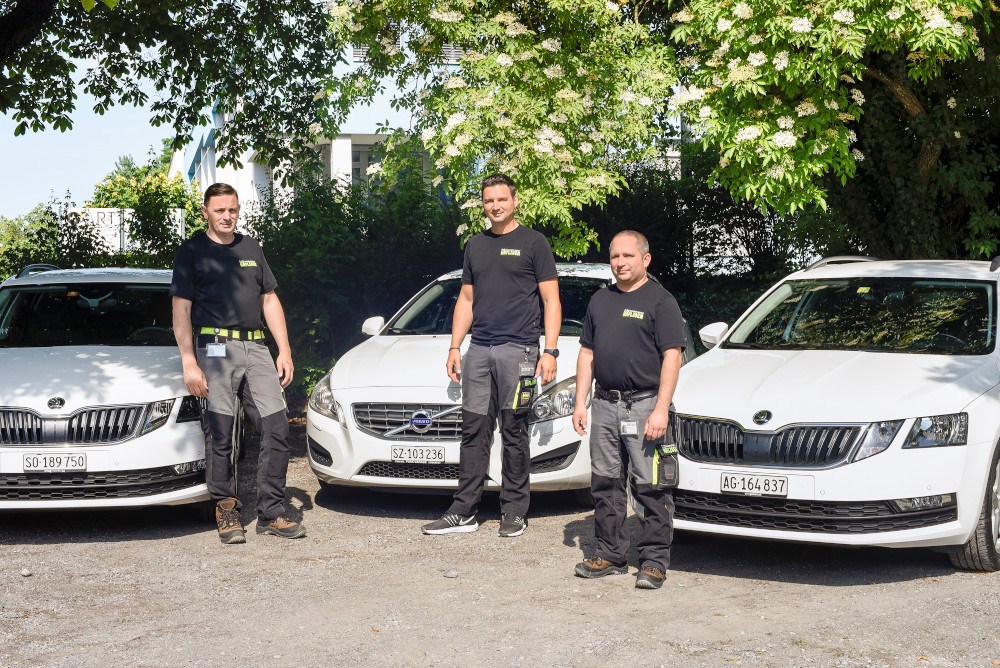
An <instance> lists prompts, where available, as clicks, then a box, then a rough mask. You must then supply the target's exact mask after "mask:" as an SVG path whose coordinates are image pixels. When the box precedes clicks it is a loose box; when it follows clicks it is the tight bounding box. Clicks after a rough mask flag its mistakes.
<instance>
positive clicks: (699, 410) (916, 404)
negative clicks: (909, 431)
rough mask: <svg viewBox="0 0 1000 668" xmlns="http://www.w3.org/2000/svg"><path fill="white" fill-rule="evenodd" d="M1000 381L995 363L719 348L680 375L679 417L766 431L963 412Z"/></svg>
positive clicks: (970, 358) (933, 357)
mask: <svg viewBox="0 0 1000 668" xmlns="http://www.w3.org/2000/svg"><path fill="white" fill-rule="evenodd" d="M997 383H1000V371H998V369H997V364H996V361H995V359H994V358H993V357H992V356H990V357H980V356H976V357H974V356H945V355H903V354H892V353H870V352H851V351H816V350H807V351H761V350H727V349H724V348H723V349H715V350H712V351H709V352H708V353H707V354H705V355H702V356H701V357H699V358H697V359H696V360H694V361H693V362H691V363H690V364H687V365H685V366H684V367H683V368H682V369H681V377H680V380H679V381H678V386H677V391H676V393H675V398H674V405H675V407H676V409H677V411H678V412H680V413H684V414H688V415H702V416H706V417H719V418H727V419H730V420H735V421H736V422H738V423H740V424H741V425H742V426H744V427H749V426H753V422H752V416H753V414H754V413H756V412H757V411H760V410H768V411H771V413H772V414H773V418H772V420H771V421H770V422H769V423H768V424H767V426H766V427H763V428H765V429H775V428H778V427H780V426H782V425H785V424H790V423H795V422H871V421H874V420H889V419H897V418H907V417H919V416H924V415H941V414H945V413H955V412H959V411H961V410H963V409H964V408H965V407H966V406H967V405H968V404H969V403H970V402H971V401H972V400H974V399H975V398H976V397H979V396H980V395H982V394H983V393H984V392H986V391H987V390H989V389H990V388H991V387H993V386H995V385H996V384H997Z"/></svg>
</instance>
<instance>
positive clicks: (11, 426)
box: [0, 408, 42, 445]
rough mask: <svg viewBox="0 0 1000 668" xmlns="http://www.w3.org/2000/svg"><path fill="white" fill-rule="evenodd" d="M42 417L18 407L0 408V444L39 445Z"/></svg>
mask: <svg viewBox="0 0 1000 668" xmlns="http://www.w3.org/2000/svg"><path fill="white" fill-rule="evenodd" d="M41 442H42V418H41V417H39V416H38V415H37V414H36V413H34V412H32V411H28V410H24V409H20V408H0V445H39V444H40V443H41Z"/></svg>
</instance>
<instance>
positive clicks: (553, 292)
mask: <svg viewBox="0 0 1000 668" xmlns="http://www.w3.org/2000/svg"><path fill="white" fill-rule="evenodd" d="M481 192H482V196H483V210H484V211H485V213H486V217H487V218H488V219H489V221H490V224H491V226H490V229H488V230H486V231H484V232H481V233H480V234H477V235H475V236H474V237H472V238H471V239H469V242H468V243H467V244H466V246H465V263H464V269H463V272H462V290H461V292H460V293H459V296H458V301H457V302H456V304H455V314H454V317H453V320H452V330H451V349H450V350H449V351H448V360H447V362H446V363H445V368H446V371H447V373H448V377H449V378H451V379H452V380H453V381H454V382H456V383H458V382H461V383H462V445H461V449H460V452H459V465H458V468H459V479H458V489H457V490H456V491H455V496H454V499H453V501H452V504H451V507H450V508H449V509H448V512H447V513H445V515H444V516H443V517H442V518H441V519H439V520H436V521H434V522H430V523H429V524H425V525H424V526H423V527H422V530H423V532H424V533H426V534H446V533H460V532H468V531H475V530H477V529H478V528H479V521H478V520H477V519H476V513H477V511H478V507H479V501H480V499H481V497H482V492H483V484H484V483H485V481H486V472H487V469H488V467H489V461H490V449H491V448H492V445H493V429H494V428H495V426H496V420H497V416H498V415H499V417H500V435H501V437H502V442H503V452H502V462H503V470H502V473H503V480H502V486H501V491H500V510H501V519H500V535H501V536H503V537H513V536H520V535H521V534H522V533H524V530H525V528H526V527H527V519H526V518H527V514H528V505H529V489H528V472H529V465H530V454H529V452H528V447H529V441H528V438H529V437H528V433H529V432H528V417H529V415H528V411H529V409H530V406H529V405H528V404H530V397H531V393H530V391H529V392H527V393H524V392H520V391H518V388H519V387H522V388H523V387H526V386H529V385H530V384H531V379H533V378H536V377H538V376H541V379H542V382H543V383H551V382H552V381H553V380H554V379H555V377H556V358H557V357H558V356H559V350H558V349H557V348H556V346H557V344H558V340H559V327H560V325H561V323H562V307H561V305H560V303H559V286H558V283H557V280H556V266H555V259H554V258H553V256H552V249H551V248H550V247H549V243H548V241H547V240H546V239H545V237H544V236H543V235H542V234H540V233H538V232H536V231H535V230H532V229H529V228H527V227H522V226H521V225H519V224H518V222H517V220H516V219H515V213H516V211H517V204H518V201H517V188H516V187H515V185H514V182H513V181H512V180H511V179H510V178H508V177H507V176H505V175H503V174H494V175H493V176H490V177H487V178H486V179H484V180H483V183H482V189H481ZM542 321H544V332H545V345H544V349H543V351H542V355H541V356H539V354H538V352H539V351H538V339H539V334H540V331H541V329H542ZM470 330H471V334H472V342H471V344H470V346H469V350H468V353H467V354H466V357H465V363H464V368H463V363H462V357H461V354H460V347H461V345H462V342H463V341H464V340H465V336H466V334H468V333H469V332H470Z"/></svg>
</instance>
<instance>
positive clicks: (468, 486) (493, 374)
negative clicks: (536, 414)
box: [448, 343, 538, 517]
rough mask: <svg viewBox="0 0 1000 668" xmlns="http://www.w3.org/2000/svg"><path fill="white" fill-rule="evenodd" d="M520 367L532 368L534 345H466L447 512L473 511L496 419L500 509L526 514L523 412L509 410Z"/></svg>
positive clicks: (527, 453)
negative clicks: (454, 485) (453, 484)
mask: <svg viewBox="0 0 1000 668" xmlns="http://www.w3.org/2000/svg"><path fill="white" fill-rule="evenodd" d="M522 363H527V364H531V365H532V366H534V365H535V364H537V363H538V346H537V345H534V346H531V345H522V344H515V343H504V344H500V345H496V346H477V345H472V346H469V352H468V353H466V356H465V360H464V362H463V364H462V445H461V447H460V450H459V463H458V489H457V490H456V491H455V496H454V498H453V500H452V504H451V508H450V509H449V510H448V512H449V513H456V514H459V515H464V516H468V515H474V514H476V513H477V512H478V510H479V501H480V500H481V498H482V495H483V484H484V483H485V482H486V474H487V472H488V470H489V463H490V450H491V449H492V447H493V430H494V429H495V428H496V422H497V416H498V415H499V417H500V437H501V442H502V448H503V450H502V454H501V462H502V467H501V472H502V476H501V487H500V511H501V512H502V513H504V514H511V515H517V516H520V517H525V516H527V514H528V505H529V500H530V492H529V488H528V474H529V469H530V465H531V454H530V451H529V432H528V417H529V411H527V410H524V411H519V412H518V413H515V411H513V410H512V409H511V406H512V402H513V399H514V390H515V388H516V386H517V382H518V376H519V367H520V365H521V364H522Z"/></svg>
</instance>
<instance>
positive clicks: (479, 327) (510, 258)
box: [462, 225, 556, 346]
mask: <svg viewBox="0 0 1000 668" xmlns="http://www.w3.org/2000/svg"><path fill="white" fill-rule="evenodd" d="M555 277H556V261H555V258H553V257H552V249H551V248H550V247H549V242H548V241H547V240H546V239H545V237H544V236H543V235H542V234H541V233H539V232H536V231H535V230H532V229H530V228H527V227H523V226H521V225H518V226H517V227H516V228H514V230H513V231H511V232H508V233H507V234H501V235H498V234H494V233H493V231H491V230H486V231H485V232H481V233H480V234H477V235H476V236H474V237H472V238H471V239H469V243H467V244H466V245H465V265H464V267H463V270H462V284H463V285H471V286H472V288H473V291H472V296H473V298H472V342H473V343H474V344H476V345H479V346H495V345H499V344H501V343H519V344H525V345H537V344H538V337H539V336H540V334H541V331H542V298H541V295H540V294H539V292H538V284H539V283H540V282H542V281H548V280H552V279H554V278H555Z"/></svg>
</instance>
